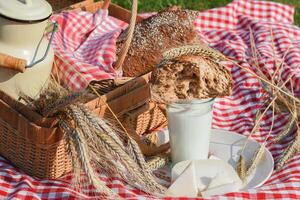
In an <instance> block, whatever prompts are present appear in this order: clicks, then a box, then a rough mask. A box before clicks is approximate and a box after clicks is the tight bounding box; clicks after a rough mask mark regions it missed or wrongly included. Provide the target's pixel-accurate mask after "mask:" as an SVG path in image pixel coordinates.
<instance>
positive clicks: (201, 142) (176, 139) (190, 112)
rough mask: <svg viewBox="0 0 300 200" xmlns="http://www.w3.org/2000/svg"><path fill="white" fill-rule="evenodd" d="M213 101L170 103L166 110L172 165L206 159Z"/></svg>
mask: <svg viewBox="0 0 300 200" xmlns="http://www.w3.org/2000/svg"><path fill="white" fill-rule="evenodd" d="M213 102H214V99H205V100H192V101H189V102H178V103H172V104H170V105H169V106H168V108H167V118H168V128H169V134H170V144H171V156H172V162H173V164H176V163H178V162H180V161H184V160H201V159H207V158H208V151H209V141H210V132H211V122H212V106H213Z"/></svg>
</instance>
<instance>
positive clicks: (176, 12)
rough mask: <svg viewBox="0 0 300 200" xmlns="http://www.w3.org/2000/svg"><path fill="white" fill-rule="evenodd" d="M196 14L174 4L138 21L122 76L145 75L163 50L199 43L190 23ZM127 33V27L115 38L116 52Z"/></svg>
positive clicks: (153, 66)
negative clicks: (116, 40) (116, 39)
mask: <svg viewBox="0 0 300 200" xmlns="http://www.w3.org/2000/svg"><path fill="white" fill-rule="evenodd" d="M196 17H197V12H196V11H191V10H182V9H179V8H177V7H175V8H174V7H173V8H169V9H167V10H164V11H161V12H159V13H158V14H156V15H154V16H152V17H150V18H148V19H145V20H143V21H142V22H140V23H137V25H136V27H135V30H134V36H133V39H132V43H131V45H130V47H129V51H128V54H127V56H126V58H125V61H124V63H123V76H127V77H137V76H140V75H143V74H146V73H148V72H150V71H152V70H153V69H155V68H156V66H157V64H158V63H159V62H160V61H161V59H162V54H163V52H165V51H166V50H168V49H172V48H174V47H178V46H182V45H186V44H198V43H199V39H198V36H197V33H196V31H195V29H194V24H193V22H194V20H195V18H196ZM126 32H127V30H125V31H124V32H123V33H122V34H121V35H120V36H119V38H118V42H117V55H119V53H120V49H121V48H122V46H123V44H124V42H125V38H126Z"/></svg>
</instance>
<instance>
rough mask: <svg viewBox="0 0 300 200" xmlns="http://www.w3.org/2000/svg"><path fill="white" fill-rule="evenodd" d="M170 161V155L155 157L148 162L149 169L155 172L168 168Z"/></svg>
mask: <svg viewBox="0 0 300 200" xmlns="http://www.w3.org/2000/svg"><path fill="white" fill-rule="evenodd" d="M169 161H170V158H169V156H168V155H158V156H154V157H152V158H150V159H149V160H148V161H147V167H148V169H149V170H151V171H154V170H157V169H159V168H161V167H164V166H166V165H167V164H168V163H169Z"/></svg>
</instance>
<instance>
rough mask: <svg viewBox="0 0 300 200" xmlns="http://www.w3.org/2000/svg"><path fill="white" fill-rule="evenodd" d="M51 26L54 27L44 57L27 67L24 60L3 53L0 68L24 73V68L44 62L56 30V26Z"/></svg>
mask: <svg viewBox="0 0 300 200" xmlns="http://www.w3.org/2000/svg"><path fill="white" fill-rule="evenodd" d="M53 26H54V27H53V30H52V33H51V36H50V39H49V43H48V46H47V49H46V51H45V54H44V56H43V57H42V58H41V59H39V60H37V61H34V60H33V61H32V62H31V63H30V64H29V65H26V64H27V61H26V60H25V59H21V58H17V57H14V56H11V55H7V54H5V53H0V68H6V69H11V70H14V71H17V72H21V73H24V72H25V70H26V68H30V67H33V66H34V65H36V64H38V63H40V62H42V61H43V60H45V58H46V57H47V55H48V53H49V50H50V45H51V42H52V40H53V36H54V33H55V31H56V28H57V24H56V23H54V24H53ZM37 51H38V47H37V49H36V52H35V54H36V53H37Z"/></svg>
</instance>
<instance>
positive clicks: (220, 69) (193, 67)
mask: <svg viewBox="0 0 300 200" xmlns="http://www.w3.org/2000/svg"><path fill="white" fill-rule="evenodd" d="M150 83H151V95H152V98H153V99H154V100H155V101H158V102H164V103H171V102H178V101H180V100H192V99H207V98H215V97H224V96H228V95H230V93H231V90H232V86H233V82H232V77H231V74H230V72H229V71H228V70H227V69H226V68H225V67H224V66H222V65H221V64H219V63H218V62H215V61H212V60H210V59H205V58H203V57H201V56H199V55H182V56H179V57H176V58H173V59H170V60H167V61H165V62H164V63H162V64H161V65H160V66H159V67H158V68H157V69H156V70H154V72H153V73H152V77H151V80H150Z"/></svg>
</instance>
